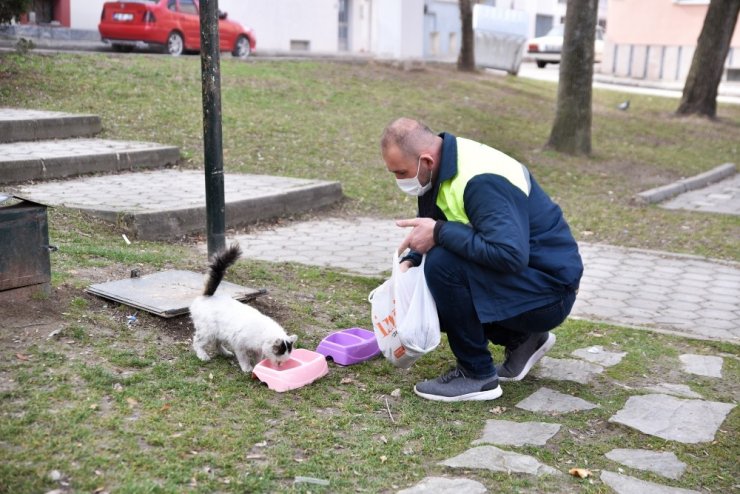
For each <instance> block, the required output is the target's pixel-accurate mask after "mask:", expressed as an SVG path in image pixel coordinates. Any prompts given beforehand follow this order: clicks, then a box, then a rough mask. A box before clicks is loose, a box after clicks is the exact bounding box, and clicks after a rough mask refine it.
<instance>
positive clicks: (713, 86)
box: [676, 0, 740, 118]
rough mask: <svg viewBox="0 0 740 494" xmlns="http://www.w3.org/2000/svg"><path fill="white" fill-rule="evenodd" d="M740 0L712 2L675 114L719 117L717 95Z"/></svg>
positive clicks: (739, 7)
mask: <svg viewBox="0 0 740 494" xmlns="http://www.w3.org/2000/svg"><path fill="white" fill-rule="evenodd" d="M739 12H740V0H712V1H711V2H710V3H709V8H708V9H707V16H706V17H705V18H704V26H703V27H702V29H701V34H699V40H698V41H697V44H696V51H694V58H693V60H692V61H691V68H690V69H689V75H688V77H687V78H686V84H685V85H684V87H683V96H682V97H681V103H680V104H679V106H678V110H676V113H677V114H678V115H691V114H698V115H704V116H706V117H709V118H714V117H715V116H716V115H717V91H718V88H719V83H720V81H721V80H722V71H723V70H724V65H725V60H726V59H727V52H728V51H729V49H730V41H731V39H732V33H733V32H734V31H735V25H736V24H737V17H738V13H739Z"/></svg>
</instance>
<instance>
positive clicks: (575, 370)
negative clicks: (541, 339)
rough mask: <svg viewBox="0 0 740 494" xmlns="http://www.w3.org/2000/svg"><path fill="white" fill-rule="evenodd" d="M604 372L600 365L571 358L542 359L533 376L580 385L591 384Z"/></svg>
mask: <svg viewBox="0 0 740 494" xmlns="http://www.w3.org/2000/svg"><path fill="white" fill-rule="evenodd" d="M602 372H604V368H603V367H602V366H600V365H596V364H592V363H590V362H584V361H582V360H575V359H571V358H562V359H558V358H551V357H542V359H541V360H540V361H539V363H538V364H537V365H536V366H535V368H534V369H533V374H534V375H535V376H536V377H538V378H540V379H553V380H555V381H574V382H577V383H581V384H586V383H589V382H591V380H592V379H593V378H594V376H596V375H597V374H601V373H602Z"/></svg>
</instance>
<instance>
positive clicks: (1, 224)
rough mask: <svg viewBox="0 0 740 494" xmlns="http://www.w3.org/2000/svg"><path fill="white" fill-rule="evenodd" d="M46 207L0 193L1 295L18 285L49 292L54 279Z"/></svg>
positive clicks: (6, 293) (1, 296)
mask: <svg viewBox="0 0 740 494" xmlns="http://www.w3.org/2000/svg"><path fill="white" fill-rule="evenodd" d="M46 209H47V207H46V206H45V205H43V204H38V203H35V202H32V201H27V200H24V199H22V198H18V197H15V196H7V195H3V194H0V298H5V297H4V296H7V295H10V294H9V293H8V291H10V290H16V289H19V288H27V289H29V290H33V289H34V288H35V289H38V290H39V291H43V292H48V290H49V283H50V281H51V261H50V259H49V225H48V222H47V214H46Z"/></svg>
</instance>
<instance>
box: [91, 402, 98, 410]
mask: <svg viewBox="0 0 740 494" xmlns="http://www.w3.org/2000/svg"><path fill="white" fill-rule="evenodd" d="M97 408H98V404H97V403H93V404H92V405H90V410H96V409H97Z"/></svg>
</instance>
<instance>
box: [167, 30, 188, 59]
mask: <svg viewBox="0 0 740 494" xmlns="http://www.w3.org/2000/svg"><path fill="white" fill-rule="evenodd" d="M184 51H185V42H184V41H183V39H182V35H181V34H180V33H178V32H177V31H172V32H171V33H170V35H169V36H167V53H169V54H170V55H172V56H173V57H178V56H180V55H182V53H183V52H184Z"/></svg>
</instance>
